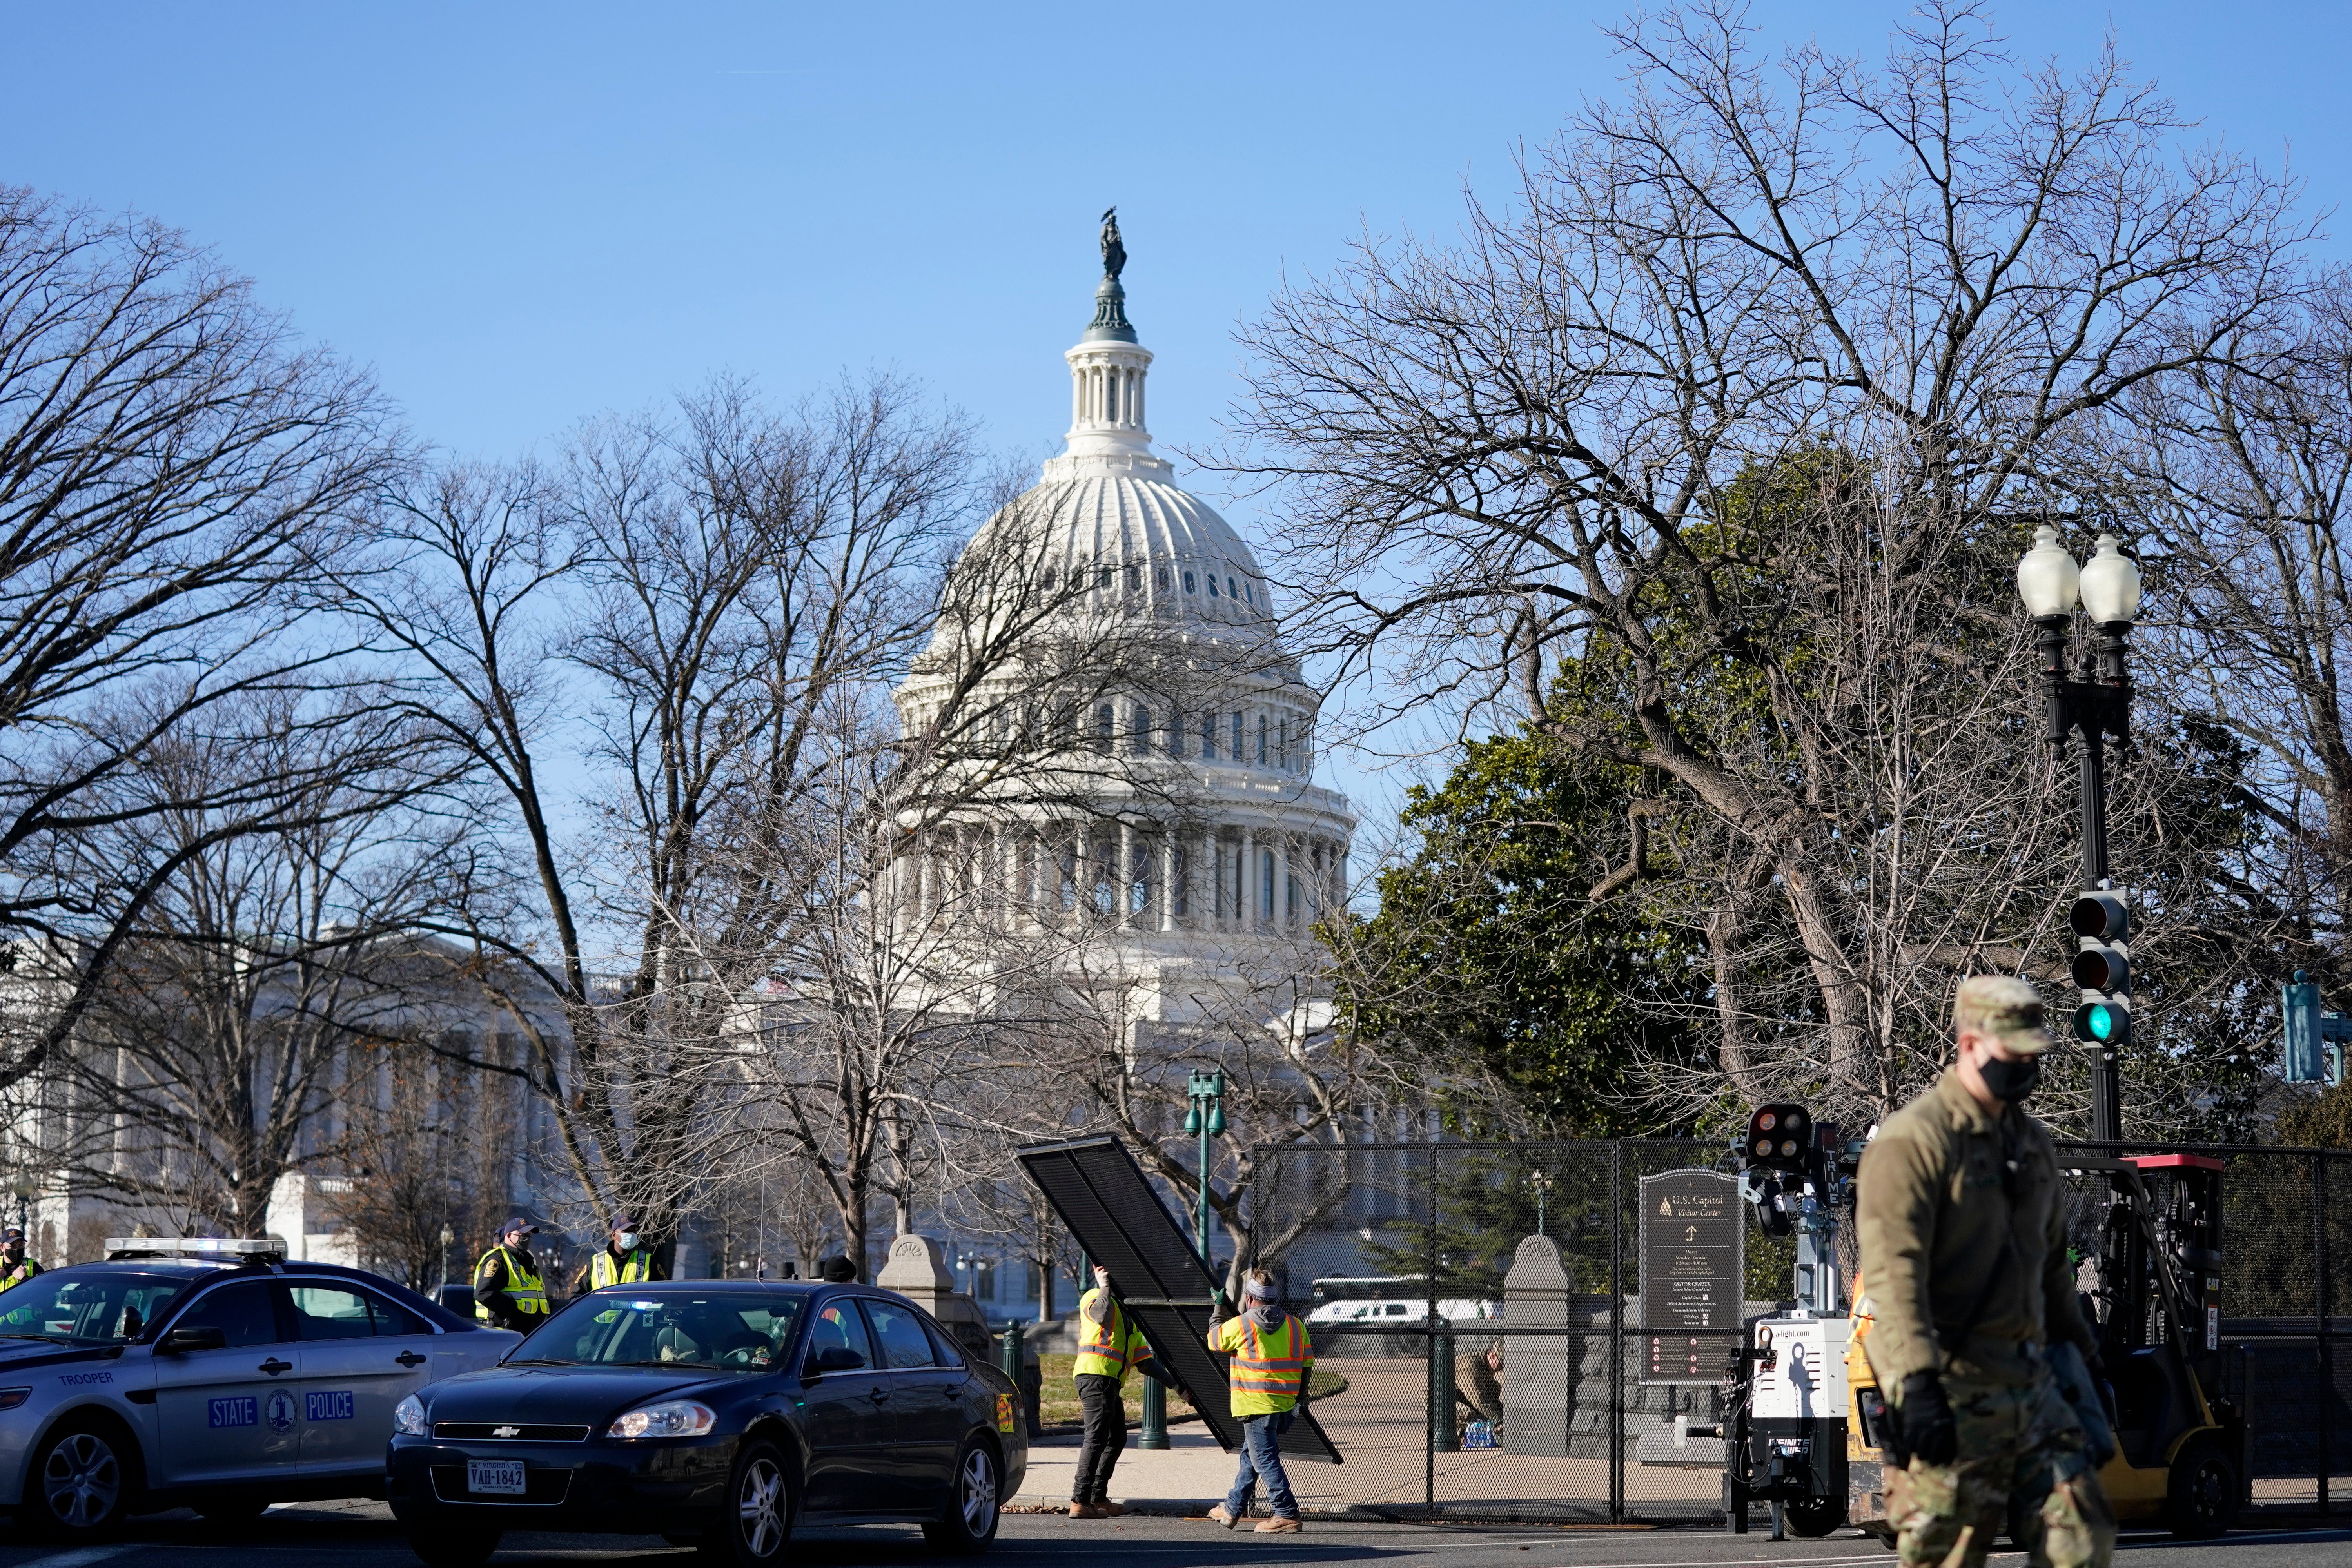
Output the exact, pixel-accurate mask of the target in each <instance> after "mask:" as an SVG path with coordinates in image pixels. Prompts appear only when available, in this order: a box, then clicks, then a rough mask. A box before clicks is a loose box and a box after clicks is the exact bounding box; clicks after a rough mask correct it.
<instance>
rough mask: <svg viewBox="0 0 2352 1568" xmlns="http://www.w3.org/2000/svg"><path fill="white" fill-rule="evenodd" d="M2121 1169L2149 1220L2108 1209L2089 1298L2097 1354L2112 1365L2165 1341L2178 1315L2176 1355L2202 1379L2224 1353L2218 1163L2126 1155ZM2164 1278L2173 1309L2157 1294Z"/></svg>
mask: <svg viewBox="0 0 2352 1568" xmlns="http://www.w3.org/2000/svg"><path fill="white" fill-rule="evenodd" d="M2120 1163H2123V1164H2125V1165H2128V1166H2130V1167H2131V1168H2132V1169H2133V1170H2134V1171H2136V1172H2137V1173H2138V1175H2139V1180H2140V1184H2141V1186H2142V1187H2143V1188H2144V1189H2145V1191H2146V1193H2147V1220H2146V1222H2145V1223H2142V1222H2141V1221H2140V1220H2138V1219H2137V1217H2136V1216H2135V1215H2134V1214H2133V1212H2132V1206H2131V1205H2129V1204H2127V1203H2125V1202H2121V1201H2116V1202H2111V1203H2110V1204H2108V1205H2107V1209H2106V1216H2105V1218H2106V1225H2105V1246H2104V1247H2102V1248H2101V1254H2102V1255H2101V1257H2100V1259H2099V1265H2098V1270H2097V1276H2098V1278H2097V1288H2096V1289H2094V1290H2093V1291H2090V1292H2087V1294H2090V1295H2091V1296H2092V1298H2093V1300H2094V1301H2095V1305H2096V1309H2097V1311H2096V1317H2097V1321H2098V1329H2099V1342H2100V1343H2099V1348H2100V1353H2101V1354H2102V1355H2103V1356H2105V1357H2106V1358H2107V1359H2108V1360H2110V1361H2113V1360H2114V1359H2116V1357H2118V1356H2121V1355H2127V1354H2129V1353H2130V1352H2134V1351H2137V1350H2142V1349H2146V1348H2147V1347H2149V1346H2153V1345H2159V1344H2164V1343H2167V1342H2170V1341H2171V1340H2172V1339H2173V1337H2174V1333H2175V1329H2174V1326H2173V1325H2174V1320H2175V1318H2176V1317H2178V1318H2179V1321H2180V1324H2179V1335H2180V1336H2181V1338H2182V1340H2183V1341H2184V1342H2183V1343H2181V1345H2180V1350H2181V1352H2182V1353H2183V1354H2184V1355H2186V1356H2187V1358H2188V1359H2189V1362H2190V1363H2192V1364H2195V1365H2196V1367H2197V1370H2198V1373H2199V1374H2200V1377H2202V1376H2204V1375H2205V1374H2206V1373H2207V1370H2208V1369H2207V1367H2206V1365H2205V1363H2207V1362H2208V1360H2209V1359H2210V1358H2211V1357H2213V1356H2215V1355H2217V1354H2218V1353H2219V1352H2220V1351H2221V1161H2219V1160H2216V1159H2214V1158H2212V1157H2211V1156H2210V1155H2206V1154H2127V1155H2126V1156H2124V1157H2123V1159H2122V1161H2121V1162H2120ZM2118 1196H2119V1197H2120V1194H2118ZM2158 1259H2161V1266H2159V1263H2158ZM2167 1273H2168V1274H2169V1275H2170V1276H2171V1279H2172V1280H2173V1281H2175V1282H2176V1283H2177V1286H2178V1289H2179V1300H2177V1301H2176V1302H2175V1303H2174V1307H2175V1309H2176V1310H2174V1311H2167V1310H2164V1308H2165V1303H2164V1302H2163V1300H2160V1298H2159V1295H2158V1292H2159V1291H2160V1290H2161V1289H2163V1288H2164V1276H2165V1275H2166V1274H2167ZM2208 1381H2210V1379H2208Z"/></svg>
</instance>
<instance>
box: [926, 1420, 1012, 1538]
mask: <svg viewBox="0 0 2352 1568" xmlns="http://www.w3.org/2000/svg"><path fill="white" fill-rule="evenodd" d="M996 1478H997V1467H996V1451H995V1450H994V1449H993V1448H991V1447H989V1446H988V1445H987V1444H986V1443H983V1442H981V1441H980V1440H978V1439H977V1438H967V1439H966V1440H965V1442H964V1446H963V1452H962V1453H961V1454H959V1455H957V1456H956V1475H955V1493H954V1495H953V1496H952V1497H950V1499H949V1500H948V1510H947V1516H946V1517H945V1518H943V1519H941V1520H940V1521H938V1522H936V1523H933V1524H927V1525H925V1526H923V1535H924V1537H925V1539H927V1540H929V1542H930V1543H931V1544H932V1545H933V1546H935V1547H937V1548H938V1549H939V1550H940V1551H941V1552H956V1553H960V1554H968V1553H971V1552H985V1551H987V1550H988V1543H989V1542H992V1541H993V1540H995V1539H996V1510H997V1502H998V1484H997V1479H996Z"/></svg>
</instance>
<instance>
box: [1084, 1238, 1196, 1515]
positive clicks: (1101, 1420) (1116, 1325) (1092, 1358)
mask: <svg viewBox="0 0 2352 1568" xmlns="http://www.w3.org/2000/svg"><path fill="white" fill-rule="evenodd" d="M1094 1274H1095V1288H1094V1289H1091V1290H1089V1291H1087V1293H1086V1294H1085V1295H1083V1296H1081V1297H1079V1298H1078V1358H1077V1363H1076V1365H1075V1366H1074V1367H1072V1368H1071V1377H1072V1381H1074V1382H1075V1383H1076V1384H1077V1385H1078V1406H1079V1409H1080V1410H1081V1411H1082V1412H1083V1413H1084V1415H1085V1417H1086V1437H1085V1440H1084V1442H1083V1443H1082V1444H1081V1445H1080V1447H1079V1448H1078V1473H1077V1479H1076V1480H1074V1481H1073V1482H1071V1484H1070V1517H1071V1518H1072V1519H1117V1518H1118V1516H1119V1515H1121V1514H1123V1513H1125V1512H1126V1511H1127V1510H1126V1509H1124V1508H1122V1507H1120V1506H1119V1505H1118V1503H1115V1502H1113V1501H1111V1500H1110V1473H1111V1470H1112V1468H1114V1467H1115V1466H1117V1465H1118V1457H1119V1455H1120V1454H1121V1453H1122V1452H1124V1451H1125V1449H1126V1447H1127V1374H1128V1373H1129V1372H1130V1371H1133V1372H1139V1373H1142V1374H1143V1375H1144V1376H1146V1377H1148V1378H1150V1379H1151V1380H1152V1381H1153V1382H1154V1383H1158V1384H1168V1379H1167V1377H1166V1376H1165V1375H1164V1374H1163V1373H1161V1372H1160V1363H1158V1362H1156V1361H1154V1360H1153V1359H1152V1356H1151V1344H1150V1341H1148V1340H1146V1339H1145V1338H1144V1337H1143V1331H1142V1330H1141V1329H1139V1328H1138V1327H1136V1325H1135V1322H1134V1321H1133V1320H1132V1319H1130V1318H1129V1317H1128V1315H1127V1312H1126V1310H1125V1309H1123V1308H1122V1307H1120V1306H1119V1304H1118V1296H1116V1295H1114V1294H1113V1293H1112V1291H1111V1288H1110V1270H1109V1269H1108V1268H1104V1267H1103V1266H1102V1265H1101V1264H1099V1263H1097V1264H1096V1265H1095V1269H1094ZM1169 1386H1173V1385H1172V1384H1169Z"/></svg>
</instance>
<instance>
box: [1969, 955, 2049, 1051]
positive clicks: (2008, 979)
mask: <svg viewBox="0 0 2352 1568" xmlns="http://www.w3.org/2000/svg"><path fill="white" fill-rule="evenodd" d="M1952 1032H1953V1033H1954V1034H1956V1035H1969V1034H1975V1035H1990V1036H1991V1037H1993V1038H1994V1039H1996V1040H1998V1041H2000V1043H2001V1044H2002V1045H2004V1046H2006V1047H2009V1048H2010V1049H2011V1050H2012V1051H2015V1052H2016V1053H2017V1054H2018V1055H2019V1056H2021V1057H2038V1056H2040V1055H2041V1054H2042V1052H2044V1051H2046V1050H2048V1049H2049V1048H2050V1047H2052V1046H2053V1045H2055V1044H2056V1043H2057V1042H2056V1041H2055V1040H2053V1039H2052V1038H2051V1037H2050V1030H2049V1028H2048V1027H2047V1026H2045V1025H2044V1024H2043V1022H2042V994H2041V993H2040V992H2038V991H2036V990H2034V989H2033V987H2032V986H2031V985H2028V984H2026V983H2025V982H2024V981H2022V980H2020V979H2017V978H2016V977H2015V976H2013V975H2008V974H1971V975H1970V976H1969V977H1968V978H1967V979H1966V980H1963V981H1961V982H1960V989H1959V994H1958V995H1956V996H1955V997H1953V998H1952Z"/></svg>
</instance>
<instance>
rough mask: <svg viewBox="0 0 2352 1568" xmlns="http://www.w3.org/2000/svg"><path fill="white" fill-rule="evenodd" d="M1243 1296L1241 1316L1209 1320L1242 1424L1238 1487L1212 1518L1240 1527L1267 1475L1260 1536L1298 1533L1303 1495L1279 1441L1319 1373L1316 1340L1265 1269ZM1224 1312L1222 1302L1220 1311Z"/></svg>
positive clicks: (1212, 1343)
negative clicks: (1267, 1506) (1228, 1361)
mask: <svg viewBox="0 0 2352 1568" xmlns="http://www.w3.org/2000/svg"><path fill="white" fill-rule="evenodd" d="M1242 1294H1243V1297H1244V1302H1243V1306H1244V1311H1243V1312H1242V1315H1241V1316H1240V1317H1238V1318H1233V1319H1228V1320H1225V1321H1219V1318H1218V1314H1217V1313H1216V1312H1213V1313H1212V1314H1211V1315H1210V1318H1209V1348H1210V1349H1211V1350H1213V1351H1223V1352H1228V1353H1230V1354H1231V1355H1232V1356H1233V1358H1234V1360H1233V1366H1232V1369H1231V1370H1230V1372H1229V1373H1227V1378H1226V1381H1227V1383H1228V1384H1230V1385H1231V1387H1232V1389H1233V1406H1232V1408H1233V1413H1234V1415H1237V1416H1239V1417H1240V1418H1241V1423H1242V1452H1241V1468H1239V1469H1238V1470H1236V1471H1235V1472H1234V1485H1233V1489H1232V1490H1231V1491H1229V1492H1227V1493H1226V1494H1225V1500H1224V1501H1223V1503H1222V1504H1220V1505H1219V1506H1217V1507H1215V1508H1213V1509H1211V1510H1209V1517H1210V1518H1211V1519H1213V1520H1215V1521H1217V1522H1218V1523H1219V1524H1222V1525H1223V1526H1224V1527H1225V1528H1226V1529H1227V1530H1231V1529H1232V1528H1233V1527H1234V1526H1235V1525H1236V1524H1239V1523H1240V1522H1241V1521H1242V1519H1243V1517H1244V1515H1245V1514H1247V1513H1248V1512H1249V1510H1250V1500H1251V1497H1252V1495H1253V1494H1254V1493H1255V1491H1256V1490H1257V1483H1258V1479H1259V1478H1260V1477H1264V1478H1265V1500H1266V1501H1268V1502H1269V1503H1272V1504H1273V1505H1274V1517H1273V1518H1272V1519H1269V1520H1265V1521H1261V1522H1260V1523H1259V1525H1258V1527H1257V1533H1258V1534H1260V1535H1296V1534H1297V1533H1298V1531H1299V1528H1300V1526H1299V1522H1298V1500H1297V1499H1296V1498H1294V1497H1292V1496H1291V1495H1290V1478H1289V1477H1288V1476H1286V1475H1285V1474H1284V1473H1283V1470H1282V1452H1281V1447H1280V1445H1281V1442H1282V1435H1283V1434H1284V1433H1285V1432H1286V1431H1288V1430H1290V1424H1291V1422H1292V1420H1293V1419H1295V1418H1296V1415H1297V1409H1298V1405H1299V1402H1300V1401H1301V1400H1303V1399H1304V1398H1306V1396H1307V1380H1308V1379H1310V1378H1312V1377H1313V1376H1314V1375H1315V1345H1314V1342H1312V1341H1311V1340H1309V1339H1308V1338H1307V1325H1306V1324H1304V1323H1302V1322H1300V1321H1298V1320H1297V1318H1294V1317H1292V1316H1291V1315H1290V1314H1289V1313H1287V1312H1286V1311H1284V1310H1282V1305H1281V1301H1280V1300H1279V1298H1278V1297H1277V1296H1276V1291H1275V1289H1274V1279H1273V1278H1272V1276H1270V1275H1268V1274H1267V1273H1266V1271H1265V1269H1263V1268H1253V1269H1251V1270H1250V1271H1249V1279H1247V1281H1246V1282H1245V1283H1244V1285H1243V1287H1242ZM1218 1311H1219V1312H1222V1311H1223V1307H1222V1305H1221V1306H1220V1307H1219V1309H1218Z"/></svg>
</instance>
